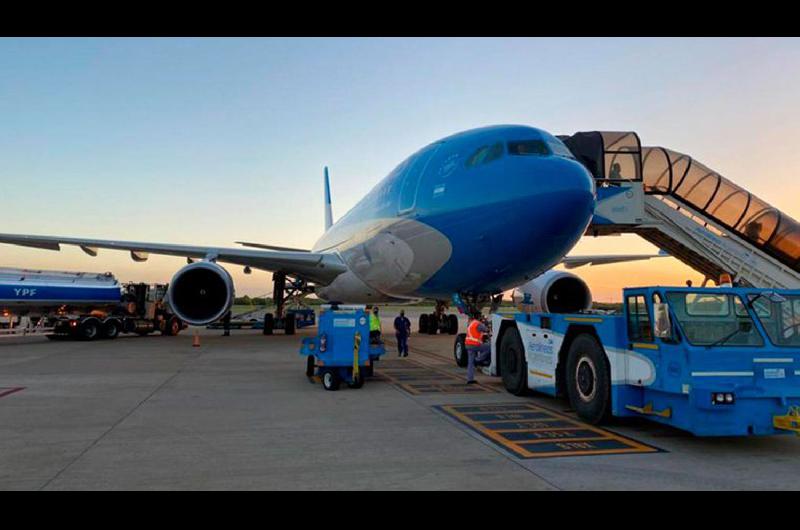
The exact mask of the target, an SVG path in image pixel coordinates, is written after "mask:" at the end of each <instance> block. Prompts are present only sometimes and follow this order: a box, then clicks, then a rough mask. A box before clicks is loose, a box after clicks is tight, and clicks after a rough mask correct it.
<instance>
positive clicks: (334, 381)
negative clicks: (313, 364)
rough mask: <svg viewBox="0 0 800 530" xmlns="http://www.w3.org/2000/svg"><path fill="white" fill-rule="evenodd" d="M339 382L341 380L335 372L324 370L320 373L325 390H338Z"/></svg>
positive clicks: (340, 382)
mask: <svg viewBox="0 0 800 530" xmlns="http://www.w3.org/2000/svg"><path fill="white" fill-rule="evenodd" d="M341 384H342V380H341V379H340V378H339V374H337V373H336V372H325V373H324V374H322V386H323V387H324V388H325V390H331V391H333V390H339V385H341Z"/></svg>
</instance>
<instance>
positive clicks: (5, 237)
mask: <svg viewBox="0 0 800 530" xmlns="http://www.w3.org/2000/svg"><path fill="white" fill-rule="evenodd" d="M0 243H8V244H11V245H19V246H22V247H33V248H42V249H47V250H61V245H75V246H78V247H80V248H81V250H83V251H84V252H85V253H87V254H89V255H90V256H97V250H98V249H100V248H107V249H113V250H127V251H129V252H130V253H131V258H132V259H133V260H134V261H146V260H147V257H148V255H149V254H163V255H167V256H182V257H186V258H195V259H213V260H216V261H220V262H224V263H233V264H236V265H244V266H249V267H252V268H255V269H261V270H266V271H271V272H285V273H287V274H291V275H293V276H298V277H300V278H303V279H305V280H309V281H312V282H315V283H319V284H323V285H325V284H328V283H330V282H331V281H333V279H334V278H336V277H337V276H338V275H339V274H341V273H342V272H344V271H345V270H347V268H346V266H345V264H344V263H343V262H342V260H341V259H340V258H339V256H337V255H336V254H327V253H319V252H308V251H296V250H282V251H278V250H255V249H249V248H219V247H200V246H192V245H171V244H164V243H142V242H136V241H112V240H104V239H82V238H73V237H56V236H34V235H23V234H0Z"/></svg>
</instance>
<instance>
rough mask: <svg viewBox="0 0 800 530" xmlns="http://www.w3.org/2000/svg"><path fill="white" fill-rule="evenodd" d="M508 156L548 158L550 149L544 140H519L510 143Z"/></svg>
mask: <svg viewBox="0 0 800 530" xmlns="http://www.w3.org/2000/svg"><path fill="white" fill-rule="evenodd" d="M508 154H510V155H514V156H546V155H549V154H550V149H548V148H547V144H546V143H545V142H544V140H518V141H514V142H508Z"/></svg>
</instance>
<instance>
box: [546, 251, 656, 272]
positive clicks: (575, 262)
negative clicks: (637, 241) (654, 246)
mask: <svg viewBox="0 0 800 530" xmlns="http://www.w3.org/2000/svg"><path fill="white" fill-rule="evenodd" d="M668 256H669V254H667V253H666V252H664V251H663V250H662V251H660V252H659V253H658V254H605V255H603V254H600V255H596V256H564V259H562V260H561V264H562V265H564V267H565V268H567V269H575V268H578V267H582V266H584V265H606V264H609V263H622V262H624V261H640V260H646V259H651V258H665V257H668Z"/></svg>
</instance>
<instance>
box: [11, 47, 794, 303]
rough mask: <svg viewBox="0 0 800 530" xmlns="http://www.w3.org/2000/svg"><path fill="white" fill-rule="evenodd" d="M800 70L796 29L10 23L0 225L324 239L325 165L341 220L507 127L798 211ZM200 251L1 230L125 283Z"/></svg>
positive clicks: (601, 290)
mask: <svg viewBox="0 0 800 530" xmlns="http://www.w3.org/2000/svg"><path fill="white" fill-rule="evenodd" d="M798 86H800V40H798V39H630V38H618V39H598V38H584V39H354V38H344V39H253V40H251V39H0V182H2V192H0V201H2V212H3V214H4V215H3V216H2V226H0V232H7V233H31V234H48V235H65V236H84V237H95V238H108V239H125V240H141V241H156V242H171V243H191V244H206V245H215V246H235V245H234V241H241V240H244V241H256V242H264V243H272V244H275V245H284V246H291V247H311V246H312V245H313V243H314V241H315V240H316V238H317V237H319V236H320V235H321V233H322V230H323V223H324V221H323V206H322V167H323V166H324V165H328V166H329V167H330V171H331V179H332V199H333V209H334V219H336V218H338V217H339V216H341V215H342V214H344V213H345V212H346V211H347V210H348V209H349V208H350V207H351V206H353V205H354V204H355V203H356V201H357V200H358V199H360V198H361V197H362V196H363V195H364V194H365V193H366V192H367V191H369V189H370V188H371V187H372V186H373V185H374V184H376V183H377V182H378V181H379V180H380V179H381V178H382V177H383V176H384V175H386V174H387V173H388V172H389V171H390V170H391V169H392V168H393V167H394V166H395V165H396V164H397V163H398V162H399V161H401V160H402V159H403V158H405V157H406V156H407V155H409V154H410V153H412V152H413V151H415V150H417V149H418V148H419V147H421V146H423V145H425V144H427V143H429V142H431V141H433V140H435V139H437V138H440V137H443V136H446V135H449V134H451V133H454V132H457V131H460V130H464V129H469V128H474V127H479V126H484V125H490V124H498V123H519V124H528V125H533V126H536V127H540V128H543V129H546V130H548V131H549V132H551V133H553V134H571V133H573V132H576V131H581V130H583V131H586V130H633V131H636V132H638V133H639V135H640V137H641V139H642V143H643V144H644V145H662V146H666V147H670V148H672V149H674V150H677V151H681V152H684V153H687V154H690V155H691V156H693V157H694V158H696V159H697V160H699V161H701V162H703V163H704V164H705V165H707V166H709V167H711V168H712V169H714V170H716V171H718V172H719V173H720V174H722V175H724V176H725V177H727V178H729V179H730V180H732V181H734V182H735V183H737V184H739V185H742V186H744V187H745V188H747V189H748V190H749V191H751V192H753V193H755V194H756V195H758V196H760V197H761V198H763V199H765V200H766V201H768V202H770V203H771V204H773V205H774V206H776V207H778V208H779V209H781V210H783V211H784V212H786V213H787V214H789V215H791V216H793V217H795V218H796V219H800V204H799V203H798V195H799V194H798V192H800V185H798V179H797V173H798V170H799V169H800V149H798V148H797V147H798V145H799V144H800V96H798ZM655 251H656V249H655V248H654V247H652V246H651V245H649V244H648V243H646V242H644V241H643V240H640V239H639V238H637V236H635V235H626V236H621V237H607V238H594V239H588V238H587V239H584V240H583V241H582V242H581V243H580V244H579V245H578V246H577V247H576V248H575V250H574V251H573V253H574V254H590V253H620V252H634V253H635V252H643V253H653V252H655ZM184 263H185V261H184V260H183V259H181V258H170V257H159V256H151V257H150V260H149V261H148V262H147V263H134V262H132V261H131V260H130V258H129V256H128V255H127V253H124V252H114V251H103V250H101V251H100V255H99V257H97V258H91V257H89V256H87V255H85V254H84V253H83V252H81V251H80V250H79V249H76V248H65V249H64V250H62V251H61V252H50V251H45V250H35V249H23V248H18V247H12V246H7V245H0V266H8V267H26V268H43V269H61V270H88V271H107V270H108V271H112V272H114V273H115V274H116V275H117V277H118V278H120V279H121V280H123V281H128V280H136V281H148V282H154V281H168V280H169V278H170V277H171V275H172V274H173V273H174V272H175V271H176V270H177V269H178V268H179V267H180V266H182V265H183V264H184ZM229 270H230V271H231V273H232V275H233V276H234V279H235V281H236V284H237V293H238V294H249V295H260V294H263V293H266V292H268V291H270V290H271V283H270V282H269V280H270V276H269V274H268V273H266V272H260V271H254V272H253V274H251V275H249V276H245V275H244V274H242V272H241V268H240V267H233V266H231V267H229ZM575 272H577V273H578V274H580V275H581V276H582V277H583V278H584V279H586V280H587V281H588V282H589V285H590V286H591V287H592V289H593V291H594V294H595V299H596V300H599V301H614V300H618V299H619V292H620V289H621V288H622V287H623V286H626V285H643V284H649V283H661V284H675V283H680V284H682V283H683V282H684V281H685V280H686V279H690V278H691V279H693V280H694V281H695V282H699V281H700V280H701V277H700V275H699V274H697V273H695V272H694V271H692V270H691V269H689V268H687V267H685V266H684V265H682V264H681V263H680V262H678V261H677V260H675V259H673V258H666V259H659V260H653V261H651V262H646V263H642V262H639V263H636V262H634V263H628V264H619V265H608V266H600V267H593V268H588V267H585V268H579V269H576V271H575Z"/></svg>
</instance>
